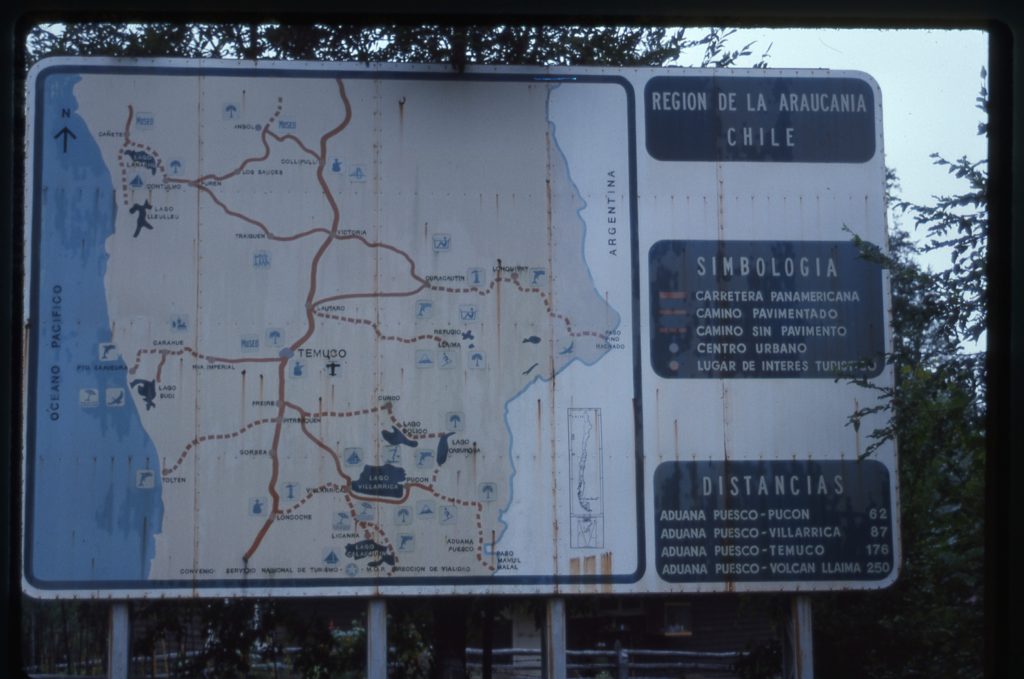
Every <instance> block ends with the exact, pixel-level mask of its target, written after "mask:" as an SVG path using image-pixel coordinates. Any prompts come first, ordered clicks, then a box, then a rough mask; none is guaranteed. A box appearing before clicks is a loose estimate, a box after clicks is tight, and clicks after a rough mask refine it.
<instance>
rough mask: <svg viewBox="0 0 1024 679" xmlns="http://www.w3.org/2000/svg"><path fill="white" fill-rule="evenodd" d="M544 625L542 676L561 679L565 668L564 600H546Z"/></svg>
mask: <svg viewBox="0 0 1024 679" xmlns="http://www.w3.org/2000/svg"><path fill="white" fill-rule="evenodd" d="M545 623H546V624H545V625H544V642H545V643H544V651H545V653H544V676H545V677H546V678H547V679H563V677H565V676H566V667H565V599H563V598H561V597H553V598H551V599H548V600H547V616H546V618H545Z"/></svg>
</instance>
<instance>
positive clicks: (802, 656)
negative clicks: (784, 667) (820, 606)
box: [789, 594, 814, 679]
mask: <svg viewBox="0 0 1024 679" xmlns="http://www.w3.org/2000/svg"><path fill="white" fill-rule="evenodd" d="M812 631H813V627H812V624H811V598H810V597H809V596H807V595H803V594H800V595H797V596H794V597H793V601H792V604H791V608H790V613H789V643H790V645H791V649H790V657H791V658H792V659H793V666H792V668H791V670H790V676H792V677H793V679H814V641H813V634H812Z"/></svg>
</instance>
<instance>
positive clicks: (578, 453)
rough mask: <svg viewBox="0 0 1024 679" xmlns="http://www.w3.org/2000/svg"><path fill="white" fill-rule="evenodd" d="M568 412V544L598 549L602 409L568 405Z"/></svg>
mask: <svg viewBox="0 0 1024 679" xmlns="http://www.w3.org/2000/svg"><path fill="white" fill-rule="evenodd" d="M568 412H569V481H570V483H569V487H570V492H571V494H572V500H571V504H570V507H571V508H570V510H569V519H570V523H571V526H572V531H571V533H570V540H569V544H570V546H571V547H572V548H573V549H600V548H603V547H604V495H603V491H602V489H603V487H604V473H603V469H602V459H601V458H602V453H603V451H602V440H601V409H600V408H569V409H568Z"/></svg>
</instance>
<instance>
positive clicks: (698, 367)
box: [650, 240, 885, 378]
mask: <svg viewBox="0 0 1024 679" xmlns="http://www.w3.org/2000/svg"><path fill="white" fill-rule="evenodd" d="M650 286H651V287H650V292H651V363H652V367H653V369H654V371H655V372H656V373H657V374H658V375H660V376H662V377H668V378H741V377H760V378H773V377H774V378H779V377H787V378H788V377H827V378H835V377H840V376H843V377H851V376H852V377H874V376H876V375H878V374H879V373H880V372H881V371H882V367H883V366H884V350H885V346H884V344H885V339H884V334H883V333H884V328H883V306H882V269H881V267H880V266H879V265H878V264H876V263H874V262H870V261H868V260H866V259H863V258H862V257H861V256H860V252H859V250H858V249H857V247H856V246H855V245H853V244H852V243H850V242H847V241H739V240H733V241H719V240H663V241H658V242H657V243H655V244H654V245H653V246H651V250H650Z"/></svg>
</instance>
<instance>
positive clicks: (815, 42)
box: [728, 28, 988, 227]
mask: <svg viewBox="0 0 1024 679" xmlns="http://www.w3.org/2000/svg"><path fill="white" fill-rule="evenodd" d="M752 41H756V43H757V44H756V45H755V46H754V47H753V50H754V54H755V55H756V56H760V54H761V53H762V52H763V51H764V50H765V49H767V48H768V45H769V44H770V45H771V49H770V51H769V56H768V59H767V60H768V65H769V66H770V67H772V68H830V69H837V70H856V71H863V72H865V73H868V74H869V75H871V76H872V77H873V78H874V79H875V80H876V81H877V82H878V84H879V87H880V88H881V90H882V115H883V118H884V120H883V135H884V144H885V163H886V165H887V166H888V167H891V168H893V169H895V170H896V172H897V174H898V175H899V178H900V182H901V184H902V187H903V191H902V195H903V197H904V198H907V199H908V200H912V201H914V202H927V201H929V200H930V197H931V196H933V195H936V194H942V193H957V192H960V190H961V188H962V187H963V184H962V183H958V182H956V181H955V180H953V179H952V178H951V177H950V175H949V174H948V173H947V172H946V170H945V169H943V168H939V167H936V166H934V165H933V164H932V160H931V158H929V155H930V154H931V153H934V152H938V153H941V154H942V155H944V156H946V157H947V158H949V159H951V160H952V159H956V158H959V157H960V156H963V155H966V156H967V157H968V158H970V159H972V160H980V159H982V158H986V157H988V152H987V149H986V143H987V142H986V140H985V138H984V137H979V136H978V134H977V129H978V123H979V122H980V121H981V120H982V119H983V116H984V114H983V113H982V112H981V111H979V110H978V109H977V108H975V106H976V102H975V98H976V97H977V96H978V92H979V88H980V86H981V84H982V79H981V69H982V67H983V66H987V62H988V36H987V34H986V33H984V32H983V31H963V30H960V31H949V30H860V29H858V30H850V29H751V28H743V29H739V30H738V31H737V32H736V34H734V35H733V36H731V37H730V38H729V43H728V45H729V47H731V48H732V49H737V48H739V47H741V46H742V45H745V44H747V43H748V42H752ZM904 226H906V227H909V226H910V225H904Z"/></svg>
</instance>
